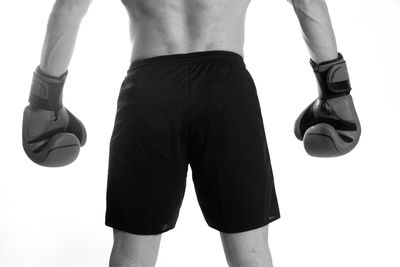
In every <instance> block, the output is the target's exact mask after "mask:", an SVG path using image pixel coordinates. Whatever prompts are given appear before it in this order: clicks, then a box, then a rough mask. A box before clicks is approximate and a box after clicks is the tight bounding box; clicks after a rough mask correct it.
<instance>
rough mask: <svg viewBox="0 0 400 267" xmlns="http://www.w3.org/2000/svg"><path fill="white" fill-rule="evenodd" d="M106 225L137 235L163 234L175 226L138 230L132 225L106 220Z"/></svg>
mask: <svg viewBox="0 0 400 267" xmlns="http://www.w3.org/2000/svg"><path fill="white" fill-rule="evenodd" d="M105 225H106V226H108V227H111V228H114V229H116V230H120V231H123V232H127V233H130V234H136V235H158V234H162V233H165V232H167V231H169V230H172V229H174V228H175V225H167V226H166V227H163V228H158V229H156V230H138V229H133V228H132V227H131V228H130V227H126V226H121V225H119V224H116V223H111V222H108V221H106V222H105Z"/></svg>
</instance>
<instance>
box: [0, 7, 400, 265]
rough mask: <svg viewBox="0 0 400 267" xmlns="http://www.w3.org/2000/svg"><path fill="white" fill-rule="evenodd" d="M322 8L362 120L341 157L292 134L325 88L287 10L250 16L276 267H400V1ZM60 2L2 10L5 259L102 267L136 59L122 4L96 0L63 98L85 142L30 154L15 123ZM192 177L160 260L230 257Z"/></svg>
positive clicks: (248, 52) (250, 56)
mask: <svg viewBox="0 0 400 267" xmlns="http://www.w3.org/2000/svg"><path fill="white" fill-rule="evenodd" d="M327 3H328V7H329V11H330V15H331V18H332V23H333V26H334V30H335V33H336V38H337V42H338V49H339V52H341V53H342V54H343V56H344V58H345V60H346V61H347V64H348V69H349V73H350V79H351V83H352V87H353V90H352V95H353V98H354V102H355V105H356V109H357V112H358V115H359V118H360V121H361V124H362V136H361V139H360V142H359V144H358V146H357V147H356V148H355V150H353V151H352V152H351V153H350V154H348V155H345V156H343V157H339V158H331V159H320V158H313V157H310V156H308V155H307V154H306V152H305V151H304V149H303V144H302V143H301V142H299V141H298V140H297V139H296V138H295V136H294V134H293V123H294V121H295V119H296V118H297V116H298V114H299V113H300V112H301V111H302V110H303V108H305V106H306V105H307V104H309V103H310V101H312V100H313V99H314V98H315V97H316V96H317V84H316V81H315V77H314V74H313V73H312V70H311V67H310V65H309V63H308V60H309V54H308V50H307V49H306V46H305V44H304V42H303V40H302V37H301V29H300V25H299V23H298V21H297V18H296V16H295V13H294V11H293V9H292V7H291V6H290V5H289V4H288V3H287V2H286V1H284V0H281V1H261V0H253V2H252V3H251V4H250V7H249V10H248V14H247V22H246V43H245V62H246V65H247V68H248V69H249V70H250V72H251V74H252V76H253V79H254V80H255V83H256V86H257V90H258V96H259V100H260V103H261V108H262V115H263V119H264V125H265V131H266V135H267V140H268V146H269V151H270V156H271V161H272V167H273V171H274V176H275V184H276V190H277V195H278V201H279V204H280V210H281V216H282V217H281V219H279V220H278V221H275V222H273V223H271V224H270V227H269V243H270V247H271V252H272V256H273V262H274V266H275V267H291V266H300V267H321V266H323V267H337V266H341V267H354V266H363V267H370V266H371V267H372V266H374V267H375V266H383V267H398V266H400V258H399V257H398V252H399V247H400V243H399V242H400V241H399V240H400V227H399V225H400V213H399V204H398V203H400V194H399V192H400V186H399V185H400V182H399V179H400V170H399V156H398V153H399V151H400V141H399V128H400V127H399V125H400V120H399V117H400V107H399V105H398V98H399V97H400V93H399V89H400V87H399V79H398V77H399V74H398V73H399V69H400V67H399V62H400V53H399V47H400V16H398V15H399V14H400V2H399V1H398V0H381V1H372V0H353V1H347V0H336V1H328V2H327ZM52 4H53V0H41V1H3V2H2V3H1V5H0V8H1V13H2V14H1V16H0V27H1V37H2V38H1V42H0V59H1V64H0V80H1V97H0V99H1V104H0V120H1V130H0V140H1V153H0V266H1V267H54V266H56V267H71V266H72V267H75V266H76V267H84V266H85V267H87V266H89V267H92V266H93V267H106V266H107V264H108V259H109V255H110V250H111V246H112V230H111V228H108V227H106V226H105V225H104V213H105V190H106V179H107V175H106V174H107V164H108V146H109V138H110V136H111V132H112V127H113V122H114V116H115V111H116V101H117V96H118V92H119V87H120V84H121V82H122V79H123V78H124V76H125V73H126V70H127V68H128V67H129V55H130V43H129V34H128V17H127V15H126V12H125V10H124V7H123V5H122V4H121V3H120V2H119V1H104V0H103V1H102V0H94V1H93V3H92V5H91V7H90V9H89V12H88V14H87V16H86V17H85V19H84V21H83V22H82V26H81V30H80V33H79V36H78V40H77V44H76V48H75V53H74V55H73V58H72V62H71V64H70V68H69V69H70V72H69V76H68V79H67V83H66V86H65V89H64V104H65V105H66V106H68V107H69V108H70V109H71V110H72V111H73V112H74V113H75V114H76V115H77V116H78V117H79V118H80V119H81V120H82V121H83V122H84V124H85V126H86V129H87V131H88V141H87V144H86V146H85V147H84V148H83V149H82V150H81V153H80V155H79V158H78V159H77V160H76V161H75V162H74V163H73V164H71V165H69V166H67V167H63V168H53V169H52V168H44V167H40V166H38V165H35V164H34V163H32V162H31V161H30V160H29V159H28V158H27V156H26V155H25V154H24V151H23V148H22V141H21V126H22V112H23V109H24V107H25V106H26V105H27V104H28V95H29V90H30V83H31V79H32V73H33V71H34V69H35V67H36V66H37V65H38V64H39V59H40V52H41V47H42V44H43V39H44V34H45V30H46V24H47V19H48V15H49V12H50V10H51V7H52ZM191 175H192V174H191V169H190V168H189V169H188V176H187V177H188V179H187V187H186V194H185V198H184V201H183V205H182V208H181V211H180V216H179V219H178V222H177V225H176V228H175V229H174V230H171V231H169V232H167V233H165V234H163V236H162V241H161V247H160V252H159V257H158V261H157V266H159V267H184V266H191V267H203V266H216V267H219V266H227V265H226V261H225V257H224V254H223V249H222V245H221V242H220V237H219V233H218V232H217V231H216V230H213V229H212V228H209V227H208V226H207V224H206V222H205V220H204V219H203V217H202V214H201V211H200V208H199V206H198V203H197V200H196V197H195V193H194V188H193V182H192V180H191V177H192V176H191Z"/></svg>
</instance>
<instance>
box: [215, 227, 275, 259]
mask: <svg viewBox="0 0 400 267" xmlns="http://www.w3.org/2000/svg"><path fill="white" fill-rule="evenodd" d="M220 235H221V241H222V245H223V247H224V252H225V257H226V260H227V262H228V265H229V267H261V266H262V267H273V265H272V258H271V252H270V250H269V246H268V225H265V226H263V227H260V228H257V229H254V230H250V231H245V232H240V233H233V234H228V233H223V232H220Z"/></svg>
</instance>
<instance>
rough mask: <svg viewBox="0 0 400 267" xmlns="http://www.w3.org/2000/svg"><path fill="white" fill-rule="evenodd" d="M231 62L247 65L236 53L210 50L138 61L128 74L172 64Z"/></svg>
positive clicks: (133, 64)
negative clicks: (141, 69)
mask: <svg viewBox="0 0 400 267" xmlns="http://www.w3.org/2000/svg"><path fill="white" fill-rule="evenodd" d="M218 60H222V61H231V62H235V63H237V64H241V65H245V63H244V60H243V57H242V56H241V55H239V54H237V53H235V52H232V51H226V50H210V51H201V52H190V53H183V54H171V55H163V56H156V57H151V58H145V59H140V60H136V61H134V62H132V63H131V65H130V67H129V70H128V72H131V71H133V70H135V69H138V68H141V67H144V66H149V65H157V66H159V65H164V64H165V65H170V64H172V63H196V62H201V61H218Z"/></svg>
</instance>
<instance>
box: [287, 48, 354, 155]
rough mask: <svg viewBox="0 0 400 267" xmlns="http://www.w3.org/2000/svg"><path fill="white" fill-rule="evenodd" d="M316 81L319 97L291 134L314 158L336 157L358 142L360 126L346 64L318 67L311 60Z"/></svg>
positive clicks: (329, 63)
mask: <svg viewBox="0 0 400 267" xmlns="http://www.w3.org/2000/svg"><path fill="white" fill-rule="evenodd" d="M310 64H311V66H312V68H313V70H314V74H315V76H316V78H317V82H318V98H317V99H315V100H314V101H313V102H312V103H311V104H309V105H308V106H307V107H306V108H305V109H304V110H303V112H302V113H301V114H300V115H299V117H298V118H297V120H296V122H295V125H294V134H295V135H296V137H297V139H299V140H301V141H303V143H304V148H305V150H306V152H307V153H308V154H309V155H311V156H314V157H336V156H341V155H344V154H346V153H348V152H350V151H351V150H352V149H353V148H354V147H355V146H356V145H357V143H358V141H359V139H360V135H361V125H360V121H359V119H358V116H357V113H356V110H355V107H354V103H353V98H352V96H351V95H350V91H351V85H350V79H349V74H348V71H347V66H346V61H344V59H343V56H342V55H341V54H340V53H338V58H336V59H334V60H329V61H324V62H321V63H319V64H317V63H315V62H314V61H313V60H312V59H310Z"/></svg>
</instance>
